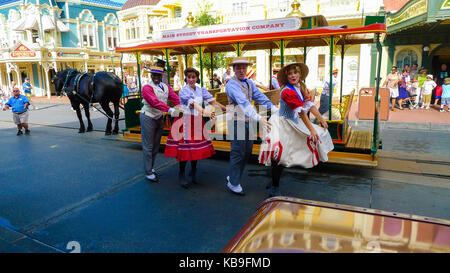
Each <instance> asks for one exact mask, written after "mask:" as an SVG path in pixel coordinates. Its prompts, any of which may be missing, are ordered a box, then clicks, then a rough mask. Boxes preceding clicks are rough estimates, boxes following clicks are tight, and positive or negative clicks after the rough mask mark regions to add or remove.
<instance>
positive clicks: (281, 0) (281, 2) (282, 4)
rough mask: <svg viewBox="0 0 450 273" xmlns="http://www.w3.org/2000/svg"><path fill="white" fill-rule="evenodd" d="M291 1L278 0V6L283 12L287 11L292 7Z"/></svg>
mask: <svg viewBox="0 0 450 273" xmlns="http://www.w3.org/2000/svg"><path fill="white" fill-rule="evenodd" d="M289 4H290V1H289V0H278V5H277V7H278V8H279V9H280V11H281V12H287V11H289V8H290V5H289Z"/></svg>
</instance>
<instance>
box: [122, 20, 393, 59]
mask: <svg viewBox="0 0 450 273" xmlns="http://www.w3.org/2000/svg"><path fill="white" fill-rule="evenodd" d="M376 33H386V25H385V24H382V23H374V24H371V25H368V26H364V27H357V28H347V27H346V26H325V27H317V28H312V29H300V30H294V31H283V32H273V33H259V34H250V35H249V34H244V35H229V36H226V35H224V36H220V37H214V38H202V39H191V40H182V41H168V42H150V43H144V44H140V45H137V46H132V47H117V48H116V52H118V53H135V52H140V53H143V54H150V55H160V54H161V50H164V49H171V51H170V55H183V54H196V53H197V51H196V49H195V47H196V46H204V47H205V50H204V52H205V53H207V52H228V51H235V48H234V47H233V45H234V44H236V43H242V44H244V47H243V48H242V50H243V51H249V50H258V49H270V48H272V49H277V48H278V47H277V45H276V43H275V42H274V41H279V40H284V41H285V45H284V46H285V48H298V47H304V46H307V47H314V46H326V45H327V43H326V42H325V41H324V40H323V39H322V38H326V37H331V36H338V37H340V38H341V39H340V40H339V41H338V43H337V45H342V44H346V45H349V44H352V45H353V44H370V43H373V41H374V34H376Z"/></svg>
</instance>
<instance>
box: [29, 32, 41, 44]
mask: <svg viewBox="0 0 450 273" xmlns="http://www.w3.org/2000/svg"><path fill="white" fill-rule="evenodd" d="M38 38H39V33H38V31H37V30H34V29H33V30H32V31H31V42H32V43H37V39H38Z"/></svg>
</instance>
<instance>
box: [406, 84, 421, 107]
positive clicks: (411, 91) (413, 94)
mask: <svg viewBox="0 0 450 273" xmlns="http://www.w3.org/2000/svg"><path fill="white" fill-rule="evenodd" d="M407 91H408V98H407V99H405V100H404V101H403V104H404V106H403V107H408V108H409V109H410V110H412V109H414V108H416V109H417V108H419V102H420V95H418V94H417V93H419V94H420V88H419V86H418V85H417V84H415V83H413V84H412V85H411V86H410V87H409V88H408V89H407Z"/></svg>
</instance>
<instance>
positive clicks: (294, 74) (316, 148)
mask: <svg viewBox="0 0 450 273" xmlns="http://www.w3.org/2000/svg"><path fill="white" fill-rule="evenodd" d="M308 72H309V69H308V67H307V66H306V65H305V64H303V63H293V64H289V65H286V66H285V67H283V68H282V69H281V70H280V72H278V81H279V82H280V85H281V88H282V89H281V92H280V110H279V111H278V113H276V114H274V115H272V117H271V118H270V120H269V121H270V123H271V124H272V126H271V130H270V132H267V133H266V134H264V137H263V143H262V145H261V148H260V154H259V162H260V163H261V164H265V165H266V166H272V183H271V186H270V191H269V196H270V197H273V196H278V195H280V190H279V185H280V177H281V174H282V172H283V169H284V168H285V167H288V168H289V167H293V166H301V167H303V168H312V167H314V166H316V165H317V164H319V161H324V162H325V161H327V160H328V157H327V154H328V153H329V152H330V151H331V150H333V148H334V146H333V142H332V140H331V136H330V134H329V132H328V130H327V128H328V125H327V123H326V121H325V120H324V119H323V117H322V116H321V115H320V113H319V111H318V109H317V107H316V106H315V103H314V102H312V101H311V95H310V94H309V91H308V89H307V88H306V85H305V83H304V81H305V79H306V76H307V75H308ZM308 112H311V113H312V114H313V115H314V116H315V117H316V118H317V119H318V120H319V122H320V125H321V126H322V127H319V126H317V125H315V124H313V123H311V121H310V120H309V118H308V116H307V113H308Z"/></svg>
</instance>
